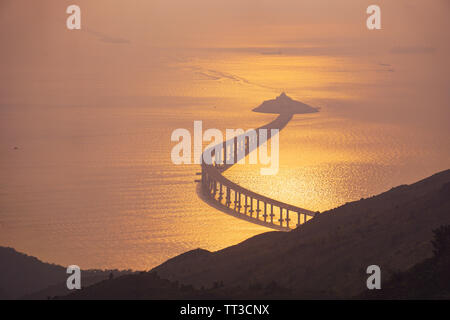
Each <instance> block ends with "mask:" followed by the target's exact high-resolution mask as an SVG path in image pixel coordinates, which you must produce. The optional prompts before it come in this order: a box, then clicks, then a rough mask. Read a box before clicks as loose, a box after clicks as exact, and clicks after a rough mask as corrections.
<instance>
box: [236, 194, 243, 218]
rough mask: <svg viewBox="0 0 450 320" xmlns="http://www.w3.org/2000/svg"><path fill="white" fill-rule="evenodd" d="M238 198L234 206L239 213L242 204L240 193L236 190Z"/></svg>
mask: <svg viewBox="0 0 450 320" xmlns="http://www.w3.org/2000/svg"><path fill="white" fill-rule="evenodd" d="M237 195H238V198H237V199H238V200H237V206H236V208H237V212H239V213H241V208H242V206H241V194H240V193H239V192H238V194H237Z"/></svg>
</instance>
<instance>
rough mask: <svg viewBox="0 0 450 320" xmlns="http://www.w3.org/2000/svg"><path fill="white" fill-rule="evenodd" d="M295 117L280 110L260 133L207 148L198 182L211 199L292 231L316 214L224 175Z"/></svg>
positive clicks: (222, 206)
mask: <svg viewBox="0 0 450 320" xmlns="http://www.w3.org/2000/svg"><path fill="white" fill-rule="evenodd" d="M292 117H293V114H290V113H285V114H280V115H279V116H278V117H277V118H276V119H275V120H274V121H272V122H270V123H269V124H267V125H264V126H262V127H260V128H258V129H255V132H256V135H255V134H253V135H250V134H248V133H245V134H241V135H238V136H236V137H234V138H233V139H230V140H228V141H225V142H223V143H219V144H217V145H215V146H213V147H210V148H208V149H206V150H205V151H204V152H203V154H202V160H201V163H202V165H201V168H202V171H201V176H202V178H201V180H199V181H198V182H201V188H202V192H203V194H204V196H205V197H206V198H207V199H206V200H207V202H212V203H211V204H213V205H214V206H215V207H218V208H220V209H221V210H222V211H224V212H226V213H232V214H233V215H234V216H237V217H241V218H245V219H246V220H248V221H251V222H253V223H257V224H260V225H264V226H266V227H269V228H273V229H276V230H281V231H290V230H291V229H292V228H295V227H298V226H299V225H301V224H302V223H305V222H306V221H308V219H311V218H313V217H314V216H315V215H316V212H313V211H310V210H306V209H303V208H300V207H296V206H293V205H290V204H287V203H284V202H280V201H277V200H274V199H271V198H269V197H266V196H263V195H261V194H258V193H255V192H253V191H251V190H249V189H246V188H243V187H241V186H239V185H238V184H236V183H234V182H232V181H230V180H229V179H227V178H225V177H224V176H223V175H222V172H224V171H225V170H227V169H229V168H231V167H232V166H233V165H234V164H236V163H238V161H240V160H243V158H245V157H246V156H247V155H248V154H249V153H250V152H252V151H253V150H255V149H257V148H258V147H259V146H261V145H262V144H264V143H265V142H268V140H270V139H271V138H272V135H271V133H273V132H275V135H276V134H278V132H279V130H281V129H283V128H284V127H285V126H286V125H287V124H288V122H289V121H290V120H291V119H292ZM272 129H275V131H273V130H272ZM277 138H278V137H277ZM205 159H210V160H206V161H205ZM291 221H293V222H295V224H292V223H291Z"/></svg>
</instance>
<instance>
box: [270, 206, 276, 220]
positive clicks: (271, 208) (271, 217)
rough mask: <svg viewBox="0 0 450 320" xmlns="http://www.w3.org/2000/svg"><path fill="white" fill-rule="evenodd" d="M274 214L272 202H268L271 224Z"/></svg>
mask: <svg viewBox="0 0 450 320" xmlns="http://www.w3.org/2000/svg"><path fill="white" fill-rule="evenodd" d="M274 216H275V214H274V213H273V204H270V223H272V224H273V217H274Z"/></svg>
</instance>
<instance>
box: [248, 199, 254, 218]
mask: <svg viewBox="0 0 450 320" xmlns="http://www.w3.org/2000/svg"><path fill="white" fill-rule="evenodd" d="M249 212H250V217H253V198H252V197H250V210H249Z"/></svg>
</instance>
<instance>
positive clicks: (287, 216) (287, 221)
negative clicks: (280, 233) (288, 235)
mask: <svg viewBox="0 0 450 320" xmlns="http://www.w3.org/2000/svg"><path fill="white" fill-rule="evenodd" d="M285 220H286V227H288V228H289V221H291V219H289V209H286V219H285Z"/></svg>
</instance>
